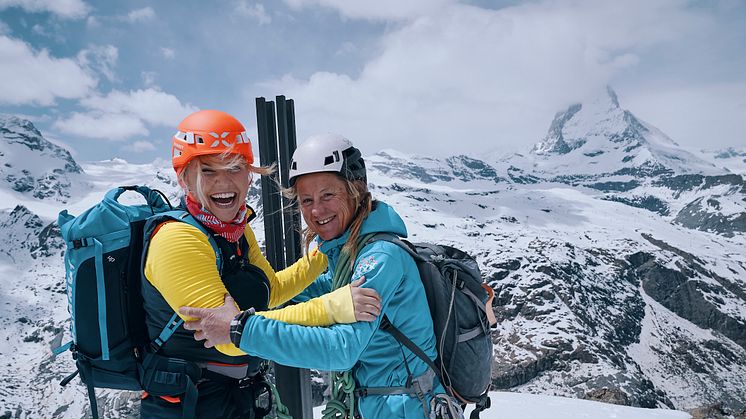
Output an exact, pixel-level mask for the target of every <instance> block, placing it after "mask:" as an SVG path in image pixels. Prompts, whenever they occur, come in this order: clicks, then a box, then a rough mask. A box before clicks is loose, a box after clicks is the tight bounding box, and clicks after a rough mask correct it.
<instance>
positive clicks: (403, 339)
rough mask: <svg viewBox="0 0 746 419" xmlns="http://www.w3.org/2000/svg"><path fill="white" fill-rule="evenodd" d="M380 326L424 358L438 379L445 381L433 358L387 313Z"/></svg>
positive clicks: (419, 356)
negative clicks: (390, 318)
mask: <svg viewBox="0 0 746 419" xmlns="http://www.w3.org/2000/svg"><path fill="white" fill-rule="evenodd" d="M379 327H380V329H381V330H383V331H384V332H388V333H389V334H391V336H393V337H394V339H396V340H397V341H398V342H399V343H401V344H402V345H404V346H406V347H407V349H409V350H410V351H412V353H413V354H415V355H417V357H418V358H420V359H421V360H423V361H424V362H425V363H426V364H427V366H428V367H430V368H431V369H432V370H433V372H435V375H437V376H438V379H439V380H440V382H441V383H442V382H443V380H442V377H441V376H440V370H439V369H438V367H437V366H436V365H435V362H433V360H432V359H430V357H429V356H427V354H426V353H425V351H423V350H422V349H420V347H419V346H417V344H416V343H414V342H412V340H410V339H409V338H408V337H407V336H406V335H404V333H402V332H401V330H399V329H397V328H396V326H394V325H393V324H391V321H390V320H389V318H388V316H386V315H385V314H384V315H383V319H382V320H381V325H380V326H379Z"/></svg>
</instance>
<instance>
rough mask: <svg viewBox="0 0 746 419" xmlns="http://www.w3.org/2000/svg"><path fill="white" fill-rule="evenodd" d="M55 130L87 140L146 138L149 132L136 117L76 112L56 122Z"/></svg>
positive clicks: (98, 112) (95, 112)
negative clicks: (136, 136) (137, 136)
mask: <svg viewBox="0 0 746 419" xmlns="http://www.w3.org/2000/svg"><path fill="white" fill-rule="evenodd" d="M52 127H53V128H55V129H58V130H60V131H62V132H64V133H67V134H72V135H76V136H78V137H85V138H101V139H110V140H121V139H125V138H129V137H133V136H135V135H139V136H144V135H147V134H148V133H149V132H148V130H147V128H145V125H144V124H143V122H142V121H141V120H140V119H139V118H138V117H136V116H134V115H127V114H115V113H104V112H101V111H93V112H89V113H79V112H75V113H73V114H72V116H70V117H69V118H67V119H61V120H58V121H56V122H55V123H54V124H53V125H52Z"/></svg>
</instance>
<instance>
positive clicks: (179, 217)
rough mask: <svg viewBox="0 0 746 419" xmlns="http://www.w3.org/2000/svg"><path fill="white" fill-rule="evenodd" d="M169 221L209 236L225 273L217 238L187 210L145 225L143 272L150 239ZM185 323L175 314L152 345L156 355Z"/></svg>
mask: <svg viewBox="0 0 746 419" xmlns="http://www.w3.org/2000/svg"><path fill="white" fill-rule="evenodd" d="M168 221H180V222H184V223H187V224H189V225H191V226H192V227H194V228H196V229H198V230H199V231H201V232H202V234H204V235H205V236H207V241H208V242H209V243H210V246H212V250H213V251H214V252H215V265H217V268H218V272H220V273H222V272H223V255H222V253H221V252H220V247H218V244H217V242H215V238H214V237H213V236H212V234H211V233H210V232H209V231H207V227H205V226H204V225H202V223H200V222H199V221H198V220H197V219H196V218H194V217H193V216H192V214H190V213H189V212H187V211H185V210H172V211H166V212H162V213H160V214H157V215H154V216H152V217H150V218H149V219H148V221H147V224H146V225H145V232H144V236H145V237H144V238H143V255H142V269H143V272H144V269H145V257H146V256H147V249H148V244H149V242H150V239H151V238H152V235H153V234H154V233H155V231H156V229H157V228H158V226H159V225H161V224H163V223H164V222H168ZM183 323H184V320H182V319H181V318H180V317H179V315H178V314H176V313H174V314H173V315H172V316H171V318H170V319H169V320H168V322H166V325H165V326H164V327H163V330H161V333H160V334H159V335H158V337H157V338H155V339H153V341H152V342H151V343H150V349H151V350H152V351H153V352H154V353H155V352H158V350H160V348H161V347H162V346H163V345H164V344H165V343H166V341H168V340H169V339H170V338H171V336H172V335H173V334H174V332H176V330H177V329H178V328H179V326H181V325H182V324H183Z"/></svg>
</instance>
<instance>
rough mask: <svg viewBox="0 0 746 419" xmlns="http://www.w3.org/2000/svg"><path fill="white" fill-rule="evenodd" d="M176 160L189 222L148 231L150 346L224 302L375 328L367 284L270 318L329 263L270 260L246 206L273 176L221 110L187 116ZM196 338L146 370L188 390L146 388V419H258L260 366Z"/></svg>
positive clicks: (178, 336) (304, 320) (314, 258)
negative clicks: (167, 330)
mask: <svg viewBox="0 0 746 419" xmlns="http://www.w3.org/2000/svg"><path fill="white" fill-rule="evenodd" d="M171 158H172V163H173V167H174V170H175V171H176V174H177V177H178V182H179V185H180V186H181V188H182V189H183V191H184V199H183V201H182V208H183V209H185V210H186V213H184V215H183V217H177V218H181V219H177V218H174V217H166V216H164V217H163V218H158V217H155V218H151V220H150V221H149V223H148V225H146V227H145V246H146V247H145V260H144V275H143V280H142V294H143V299H144V306H145V312H146V323H147V326H148V332H149V334H150V338H151V339H153V340H157V339H158V338H159V334H160V333H161V332H162V330H163V329H164V325H165V324H169V322H170V321H172V316H173V315H174V313H175V312H177V310H178V308H179V307H181V306H196V307H203V308H211V307H219V306H221V305H222V304H223V302H224V296H225V295H226V294H227V295H230V297H231V298H232V301H234V302H235V305H236V307H237V308H238V309H240V310H248V309H250V308H251V309H255V310H257V313H256V314H257V315H261V316H265V317H267V318H271V319H275V320H280V321H284V322H287V323H294V324H303V325H309V326H327V325H330V324H333V323H352V322H355V321H358V320H364V321H371V320H373V319H374V318H375V316H377V315H378V313H379V312H380V300H379V298H378V295H377V294H375V291H372V290H370V289H367V288H361V287H357V286H356V285H359V283H358V284H353V286H351V287H346V288H341V289H340V290H338V291H335V292H333V293H330V294H327V295H324V296H322V297H319V298H316V299H313V300H310V301H307V302H305V303H302V304H297V305H294V306H289V307H286V308H283V309H279V310H272V311H268V308H272V307H276V306H278V305H280V304H282V303H284V302H286V301H288V300H289V299H291V298H293V297H294V296H296V295H297V294H298V293H300V292H301V291H302V290H303V289H305V288H306V287H307V286H308V285H309V284H310V283H311V282H313V280H314V279H315V278H316V277H317V276H318V275H319V274H321V273H322V272H323V271H324V270H325V269H326V267H327V259H326V256H325V255H324V254H322V253H321V252H319V251H312V252H310V253H309V254H308V255H306V256H305V257H303V258H301V259H300V260H299V261H298V262H296V263H295V264H294V265H292V266H290V267H289V268H287V269H285V270H282V271H280V272H274V271H273V269H272V267H271V266H270V265H269V263H268V262H267V260H266V258H265V257H264V256H263V255H262V253H261V250H260V248H259V245H258V243H257V240H256V237H255V236H254V232H253V230H252V229H251V227H250V226H249V225H248V221H250V220H251V219H252V218H254V216H255V214H254V211H253V209H252V208H250V207H249V206H248V205H247V204H246V197H247V193H248V190H249V188H250V186H251V180H252V176H253V175H254V174H259V175H267V174H269V173H270V172H271V169H270V168H265V167H257V166H254V165H253V163H254V156H253V153H252V151H251V142H250V140H249V137H248V136H247V135H246V131H245V129H244V126H243V125H242V124H241V123H240V122H239V121H238V120H237V119H235V118H234V117H232V116H231V115H229V114H227V113H225V112H221V111H215V110H204V111H199V112H195V113H193V114H191V115H189V116H188V117H187V118H186V119H184V120H183V121H182V122H181V123H180V124H179V126H178V132H177V133H176V134H175V135H174V137H173V139H172V147H171ZM188 217H193V220H190V221H192V222H191V223H190V222H179V221H185V220H184V219H183V218H188ZM194 220H196V222H197V223H198V224H195V223H194V222H193V221H194ZM220 260H222V263H220V262H219V261H220ZM180 316H181V315H180ZM182 317H183V316H182ZM184 320H190V319H188V318H184ZM197 333H199V332H197ZM193 335H194V332H192V331H188V330H186V329H184V328H183V327H181V326H180V327H178V328H177V329H176V330H175V331H174V333H173V335H172V336H171V337H170V338H168V339H167V340H166V341H165V343H163V345H162V346H161V347H160V348H157V350H156V351H155V353H150V354H148V358H147V359H149V360H151V362H145V365H146V369H147V368H151V369H155V371H153V370H150V371H145V373H144V374H143V376H147V377H167V380H166V381H168V380H170V381H172V382H178V383H182V382H183V383H184V385H183V391H182V392H181V393H178V394H162V393H163V391H159V388H158V385H157V384H153V385H145V384H144V387H145V389H146V392H145V393H144V396H143V400H142V405H141V417H143V418H156V417H157V418H170V417H174V418H181V417H190V416H193V417H199V418H208V417H209V418H249V419H252V418H260V417H263V416H264V415H265V414H267V413H268V411H269V409H268V406H256V403H255V402H254V401H255V400H256V398H257V397H258V396H259V395H260V394H261V393H262V392H263V391H265V390H267V389H268V387H267V383H266V382H265V380H264V379H263V376H262V370H261V368H260V365H261V361H262V360H261V359H259V358H256V357H252V356H249V355H246V354H245V353H244V352H242V351H241V350H240V349H238V348H236V347H235V346H234V345H232V344H226V345H218V346H216V347H214V348H206V347H205V346H204V345H202V344H201V343H200V342H198V341H196V340H195V339H194V337H193ZM176 365H178V366H179V367H178V368H177V367H175V366H176ZM156 381H157V380H156ZM148 390H150V391H149V392H148Z"/></svg>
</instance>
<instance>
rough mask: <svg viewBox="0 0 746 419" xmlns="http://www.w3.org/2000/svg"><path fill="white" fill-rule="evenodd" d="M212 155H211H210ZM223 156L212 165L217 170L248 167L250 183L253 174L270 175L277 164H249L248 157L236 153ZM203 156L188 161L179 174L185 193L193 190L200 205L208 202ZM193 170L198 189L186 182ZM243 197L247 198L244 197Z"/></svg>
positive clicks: (223, 154) (222, 154)
mask: <svg viewBox="0 0 746 419" xmlns="http://www.w3.org/2000/svg"><path fill="white" fill-rule="evenodd" d="M208 156H210V155H208ZM219 156H220V157H221V163H220V164H218V165H217V166H214V165H211V166H210V167H211V168H213V169H216V170H228V169H230V168H232V167H236V166H241V167H246V168H247V169H248V170H249V184H251V181H252V180H253V175H254V174H258V175H260V176H268V175H271V174H272V173H274V172H275V168H276V165H275V164H272V165H270V166H266V167H265V166H252V165H250V164H248V162H247V161H246V159H245V158H244V157H243V156H242V155H240V154H236V153H221V154H219ZM201 157H202V156H197V157H195V158H193V159H192V160H190V161H189V163H187V165H186V167H185V168H184V170H182V171H181V173H179V175H178V179H179V184H180V185H182V187H183V188H184V192H185V194H189V192H192V194H193V196H194V197H195V198H197V201H199V203H200V205H202V206H203V207H204V206H205V202H207V196H206V195H205V192H204V191H203V188H202V182H203V179H204V178H203V177H202V176H203V175H202V167H203V166H204V162H203V161H202V159H201ZM192 170H196V171H197V173H196V184H197V185H196V188H195V189H196V190H194V191H190V190H189V186H188V184H187V182H186V179H187V175H188V173H191V171H192ZM243 199H246V197H244V198H243Z"/></svg>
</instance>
